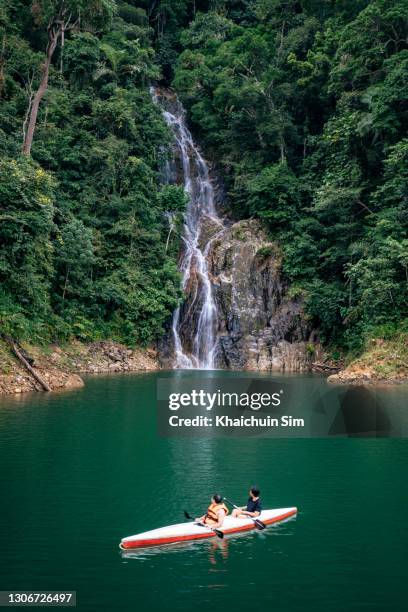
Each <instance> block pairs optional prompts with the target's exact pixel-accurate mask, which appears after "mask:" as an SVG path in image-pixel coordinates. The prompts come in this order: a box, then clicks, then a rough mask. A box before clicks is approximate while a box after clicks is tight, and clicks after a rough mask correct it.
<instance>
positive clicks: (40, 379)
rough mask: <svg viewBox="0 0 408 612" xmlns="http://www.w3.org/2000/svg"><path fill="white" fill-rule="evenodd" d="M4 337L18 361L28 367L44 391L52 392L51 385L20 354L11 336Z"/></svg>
mask: <svg viewBox="0 0 408 612" xmlns="http://www.w3.org/2000/svg"><path fill="white" fill-rule="evenodd" d="M3 337H4V339H5V341H6V342H7V344H8V345H9V346H10V348H11V349H12V351H13V353H14V354H15V356H16V357H17V359H19V360H20V361H21V363H22V364H23V365H24V367H26V368H27V370H28V371H29V372H30V373H31V374H32V375H33V377H34V378H35V380H36V381H37V382H38V383H39V384H40V385H41V387H42V388H43V389H44V391H51V387H50V386H49V384H48V383H47V382H46V381H45V380H44V379H43V378H42V377H41V376H40V375H39V374H38V372H36V371H35V370H34V368H32V367H31V366H30V364H29V363H28V361H27V360H26V358H25V357H24V356H23V355H22V354H21V353H20V351H19V350H18V348H17V346H16V345H15V344H14V342H13V340H12V338H10V337H9V336H3Z"/></svg>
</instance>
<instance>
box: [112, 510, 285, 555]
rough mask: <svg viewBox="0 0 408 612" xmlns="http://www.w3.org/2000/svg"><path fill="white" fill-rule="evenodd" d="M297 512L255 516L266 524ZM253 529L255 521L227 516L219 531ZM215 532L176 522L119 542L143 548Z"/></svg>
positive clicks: (121, 544)
mask: <svg viewBox="0 0 408 612" xmlns="http://www.w3.org/2000/svg"><path fill="white" fill-rule="evenodd" d="M296 513H297V508H275V509H274V510H263V511H262V512H261V514H260V516H258V517H257V518H258V519H259V520H261V521H262V522H263V523H265V524H266V525H271V524H272V523H277V522H278V521H283V520H285V519H287V518H289V517H291V516H294V515H295V514H296ZM249 529H255V523H254V521H253V520H251V519H241V518H233V517H232V516H227V517H226V518H225V519H224V522H223V525H222V527H221V528H220V529H219V531H222V532H224V533H225V534H227V533H238V532H239V531H248V530H249ZM215 536H216V533H215V532H214V531H212V530H211V529H209V528H208V527H201V526H200V525H195V524H194V523H193V522H190V523H178V524H177V525H169V526H168V527H160V528H159V529H152V530H151V531H145V532H144V533H138V534H136V535H132V536H128V537H127V538H123V539H122V540H121V542H120V544H119V547H120V548H121V549H122V550H128V549H131V548H143V547H147V546H161V545H163V544H173V543H175V542H187V541H190V540H201V539H203V538H213V537H215Z"/></svg>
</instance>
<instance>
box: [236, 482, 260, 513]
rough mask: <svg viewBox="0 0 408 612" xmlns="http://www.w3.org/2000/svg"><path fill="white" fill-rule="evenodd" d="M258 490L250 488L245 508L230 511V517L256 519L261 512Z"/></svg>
mask: <svg viewBox="0 0 408 612" xmlns="http://www.w3.org/2000/svg"><path fill="white" fill-rule="evenodd" d="M260 494H261V492H260V490H259V489H258V487H251V488H250V490H249V499H248V503H247V505H246V506H242V507H241V508H235V509H234V510H233V511H232V516H233V517H234V518H248V517H252V518H256V517H257V516H259V515H260V514H261V512H262V506H261V500H260V497H259V496H260Z"/></svg>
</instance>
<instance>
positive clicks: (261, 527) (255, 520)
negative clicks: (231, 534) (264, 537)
mask: <svg viewBox="0 0 408 612" xmlns="http://www.w3.org/2000/svg"><path fill="white" fill-rule="evenodd" d="M254 523H255V525H256V526H257V528H258V529H260V530H262V529H266V525H265V523H263V522H262V521H260V520H258V519H254Z"/></svg>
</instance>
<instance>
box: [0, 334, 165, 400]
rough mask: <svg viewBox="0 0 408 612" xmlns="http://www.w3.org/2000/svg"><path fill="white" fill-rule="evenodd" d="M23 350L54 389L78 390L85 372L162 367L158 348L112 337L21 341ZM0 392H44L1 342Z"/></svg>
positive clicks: (134, 370) (104, 372)
mask: <svg viewBox="0 0 408 612" xmlns="http://www.w3.org/2000/svg"><path fill="white" fill-rule="evenodd" d="M21 349H22V351H23V353H24V355H25V356H26V358H27V357H28V360H29V362H30V364H31V366H32V368H33V370H34V371H35V372H36V373H37V374H38V375H39V376H40V377H41V378H42V379H43V380H44V381H45V382H46V383H47V384H48V386H49V387H50V389H51V391H57V390H70V389H77V388H81V387H83V386H84V384H85V383H84V380H83V378H82V376H81V375H82V374H109V373H119V372H120V373H123V372H147V371H157V370H160V369H161V368H160V364H159V360H158V355H157V351H156V350H155V349H154V348H152V347H148V348H143V349H142V348H136V349H130V348H129V347H126V346H124V345H123V344H120V343H119V342H114V341H111V340H103V341H98V342H91V343H88V344H85V343H81V342H78V341H74V342H70V343H67V344H65V345H57V344H51V345H47V346H43V347H38V346H33V345H30V344H28V343H22V345H21ZM0 362H1V363H0V368H1V371H0V395H17V394H21V393H28V392H32V391H42V389H41V387H40V385H39V384H38V382H37V381H36V380H35V378H34V376H33V375H32V373H30V372H29V371H28V369H27V368H26V367H24V365H23V364H22V363H20V361H19V360H18V359H17V358H16V357H15V355H13V353H12V351H11V350H10V348H9V347H8V346H7V345H6V343H5V342H3V341H0Z"/></svg>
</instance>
